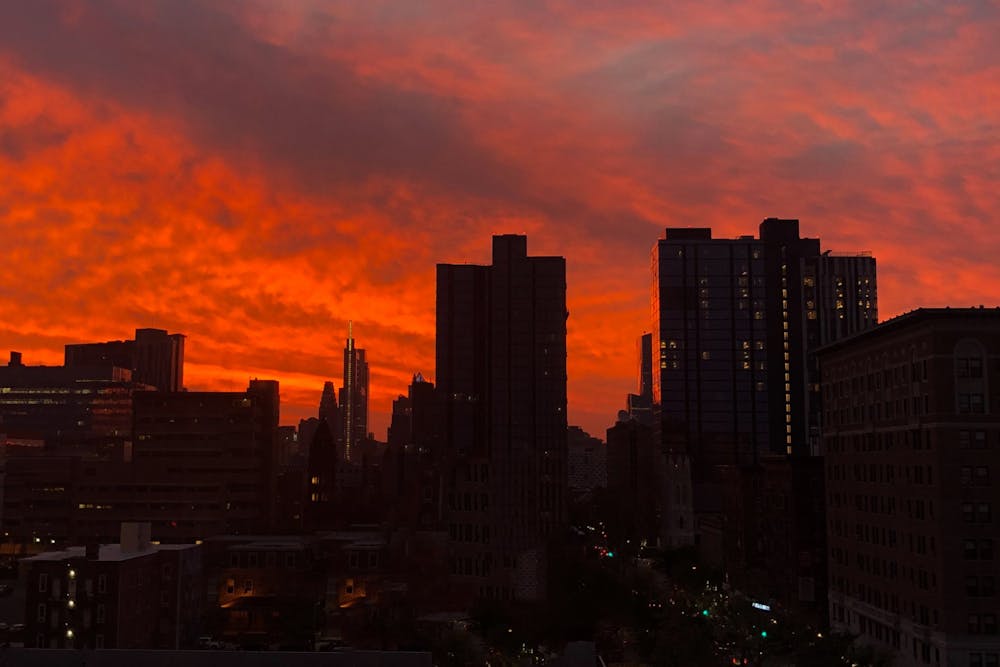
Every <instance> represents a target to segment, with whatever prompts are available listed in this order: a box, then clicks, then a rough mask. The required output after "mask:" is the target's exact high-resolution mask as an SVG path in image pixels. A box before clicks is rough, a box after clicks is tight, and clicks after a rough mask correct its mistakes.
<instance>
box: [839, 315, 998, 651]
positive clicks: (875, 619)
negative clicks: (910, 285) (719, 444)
mask: <svg viewBox="0 0 1000 667" xmlns="http://www.w3.org/2000/svg"><path fill="white" fill-rule="evenodd" d="M819 357H820V362H821V368H822V372H823V380H822V385H823V386H822V392H823V440H824V448H825V450H826V455H825V464H826V465H825V467H826V495H827V503H826V505H827V532H828V535H827V537H828V553H829V572H830V575H829V585H830V595H829V605H830V606H829V608H830V622H831V625H832V626H833V628H834V629H836V630H840V631H845V632H849V633H851V634H855V635H859V636H860V640H861V641H864V642H866V643H869V644H873V645H875V646H877V647H880V648H883V649H889V650H892V651H894V652H895V653H896V661H895V662H894V663H893V664H894V665H900V666H909V665H949V666H955V665H957V666H961V667H965V666H967V665H969V666H971V665H976V666H982V667H985V666H986V665H995V664H997V661H998V657H1000V634H998V626H997V617H998V614H1000V602H998V597H997V583H998V582H997V579H998V578H1000V566H998V561H1000V554H998V547H1000V529H998V525H1000V524H998V517H997V512H998V511H1000V484H998V479H997V478H998V476H1000V364H998V360H1000V310H995V309H989V310H987V309H962V308H956V309H947V308H945V309H919V310H915V311H913V312H910V313H908V314H905V315H902V316H900V317H897V318H894V319H892V320H889V321H888V322H885V323H883V324H881V325H879V326H878V327H876V328H874V329H871V330H868V331H866V332H863V333H860V334H857V335H855V336H853V337H850V338H847V339H842V340H840V341H839V342H836V343H833V344H831V345H829V346H827V347H825V348H823V349H822V350H821V351H820V353H819Z"/></svg>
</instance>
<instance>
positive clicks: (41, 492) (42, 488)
mask: <svg viewBox="0 0 1000 667" xmlns="http://www.w3.org/2000/svg"><path fill="white" fill-rule="evenodd" d="M132 403H133V404H132V409H133V411H134V418H133V419H132V420H130V421H132V422H133V423H134V426H133V427H132V436H131V438H129V439H128V440H124V441H122V442H121V443H120V446H118V447H107V448H94V447H68V446H66V447H49V448H44V449H43V448H38V447H24V446H15V447H6V448H5V452H4V471H5V479H4V488H3V491H4V493H3V499H2V502H3V513H2V519H3V532H4V533H5V535H4V540H6V541H8V542H10V543H12V544H15V545H16V544H21V545H31V544H36V543H39V542H44V543H46V544H58V545H72V544H80V543H86V542H89V541H93V540H100V541H103V542H111V541H113V540H114V539H116V537H117V535H118V530H119V526H120V524H122V523H126V522H133V521H144V522H149V523H150V524H151V526H152V531H153V537H154V539H156V540H159V541H163V542H175V543H177V542H181V543H183V542H193V541H195V540H198V539H202V538H205V537H207V536H209V535H215V534H219V533H246V532H251V531H254V530H259V529H260V528H261V527H262V526H266V525H267V524H268V523H269V521H271V518H272V504H273V502H274V500H275V498H276V496H277V485H276V472H277V471H276V470H275V467H274V463H275V460H276V449H277V447H278V442H277V436H276V433H277V420H278V415H277V409H278V387H277V383H272V382H266V381H256V380H255V381H252V382H251V385H250V387H249V388H248V390H247V391H246V392H177V393H171V392H154V391H138V392H135V394H134V399H133V401H132Z"/></svg>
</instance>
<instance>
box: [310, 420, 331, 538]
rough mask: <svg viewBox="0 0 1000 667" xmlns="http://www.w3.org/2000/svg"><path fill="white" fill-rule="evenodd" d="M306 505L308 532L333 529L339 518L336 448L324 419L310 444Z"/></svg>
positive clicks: (328, 425)
mask: <svg viewBox="0 0 1000 667" xmlns="http://www.w3.org/2000/svg"><path fill="white" fill-rule="evenodd" d="M306 477H307V482H306V488H305V494H306V498H305V501H304V503H303V507H304V517H303V518H304V523H305V528H306V530H321V529H330V528H333V527H334V526H335V523H336V518H337V509H338V508H337V500H338V498H337V447H336V443H335V442H334V438H333V430H332V429H331V428H330V424H329V423H328V422H327V421H326V420H325V419H321V420H320V422H319V427H318V428H317V429H316V432H315V435H314V436H313V439H312V442H311V443H310V444H309V466H308V470H307V475H306Z"/></svg>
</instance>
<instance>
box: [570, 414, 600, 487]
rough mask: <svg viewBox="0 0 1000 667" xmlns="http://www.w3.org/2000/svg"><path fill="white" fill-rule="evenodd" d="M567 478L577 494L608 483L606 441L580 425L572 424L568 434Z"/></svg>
mask: <svg viewBox="0 0 1000 667" xmlns="http://www.w3.org/2000/svg"><path fill="white" fill-rule="evenodd" d="M566 480H567V487H568V489H569V492H570V493H571V494H573V495H575V496H582V495H585V494H587V493H590V492H592V491H593V490H594V489H598V488H602V489H603V488H604V487H606V486H607V485H608V468H607V456H606V453H605V448H604V443H603V442H602V441H601V439H600V438H595V437H593V436H592V435H590V434H589V433H587V432H586V431H584V430H583V429H582V428H580V427H579V426H570V427H569V429H568V431H567V434H566Z"/></svg>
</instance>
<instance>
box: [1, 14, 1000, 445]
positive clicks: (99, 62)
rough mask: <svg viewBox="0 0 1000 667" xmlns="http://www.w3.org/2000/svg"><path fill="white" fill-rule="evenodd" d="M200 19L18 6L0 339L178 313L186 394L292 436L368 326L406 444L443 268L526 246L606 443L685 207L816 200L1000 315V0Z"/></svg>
mask: <svg viewBox="0 0 1000 667" xmlns="http://www.w3.org/2000/svg"><path fill="white" fill-rule="evenodd" d="M178 7H179V6H178V5H175V4H174V3H151V4H148V5H146V6H145V8H144V9H141V10H140V9H139V8H136V7H134V6H130V5H128V4H117V5H116V4H111V3H106V4H102V3H98V4H93V5H88V6H86V7H83V6H81V7H78V8H76V9H74V10H73V11H68V10H67V11H63V10H62V9H60V8H59V7H58V6H56V5H49V4H46V3H31V5H30V6H27V7H24V6H15V5H12V6H10V7H7V8H4V9H2V10H0V81H2V82H3V83H2V84H0V99H2V100H3V102H2V104H0V127H2V128H3V129H2V130H0V183H2V185H0V201H2V202H3V205H2V206H0V235H2V236H3V238H4V239H5V242H6V244H7V245H6V249H7V250H8V253H9V255H8V258H9V261H7V262H5V263H4V265H3V266H2V267H0V284H3V285H4V286H5V290H4V292H3V296H4V299H2V300H0V319H2V320H3V321H4V322H5V323H4V324H3V325H2V326H0V345H2V346H6V348H7V349H17V350H20V351H22V352H23V353H24V358H25V362H26V363H28V364H36V363H48V364H56V363H59V361H60V359H61V356H62V346H63V345H64V344H65V343H72V342H83V341H101V340H114V339H118V338H121V337H123V336H125V335H127V333H128V332H130V331H132V330H133V329H134V328H135V327H146V326H149V327H159V328H164V329H166V330H169V331H179V332H183V333H184V334H186V335H187V336H188V346H187V349H186V350H185V353H186V362H187V367H186V370H187V372H186V375H185V380H186V384H187V385H188V386H189V387H191V388H193V389H200V390H212V389H220V390H222V389H225V390H238V389H240V388H242V387H244V386H245V385H246V381H247V379H248V378H249V377H260V378H272V377H273V378H277V379H279V380H280V381H281V383H282V391H283V407H284V416H283V421H284V422H285V423H293V422H294V421H296V420H297V418H298V417H300V416H305V415H309V414H312V412H314V408H315V403H316V401H317V399H318V397H319V394H320V392H321V389H322V386H323V382H324V380H326V379H329V378H331V377H333V378H336V377H338V376H339V373H338V368H339V366H340V362H339V356H340V335H339V334H333V333H332V332H341V331H343V330H344V329H345V328H346V323H347V320H349V319H353V320H354V321H355V322H356V324H357V326H358V333H359V339H361V338H363V339H364V341H365V345H366V347H367V349H368V350H370V351H371V353H372V361H373V365H372V379H371V387H372V420H371V422H372V429H371V430H373V431H375V432H376V433H377V434H379V436H380V437H381V435H382V434H384V432H385V426H386V425H387V424H388V415H389V413H390V404H391V400H392V398H393V397H395V396H397V395H398V394H400V393H402V392H403V391H404V389H405V387H406V386H407V384H408V382H409V378H410V376H411V375H412V374H413V373H414V372H418V371H419V372H423V373H424V374H425V375H427V376H431V374H432V371H431V368H432V366H433V354H434V343H433V327H434V305H433V304H434V297H433V290H434V287H433V268H432V267H433V265H434V264H435V263H436V262H462V261H472V262H482V261H485V260H486V259H487V258H488V253H487V251H485V250H484V249H483V248H482V244H481V239H482V238H483V237H484V236H487V235H489V234H490V233H527V234H528V235H530V236H531V238H532V244H533V247H534V248H535V250H536V251H537V252H539V253H542V254H553V255H561V256H565V257H566V259H567V270H568V285H569V289H568V293H567V299H568V308H569V310H570V312H571V313H572V314H573V317H572V318H571V320H570V324H569V334H568V343H567V344H568V358H569V368H568V374H569V411H570V412H569V420H570V422H571V423H576V424H580V425H582V426H583V427H584V428H585V429H586V430H588V431H590V432H591V433H598V434H599V433H601V432H602V431H603V429H604V428H605V427H606V426H608V425H609V423H610V422H611V421H612V420H613V416H614V412H615V411H616V410H617V409H619V408H620V407H622V406H621V396H622V395H624V394H625V393H626V392H628V391H631V388H632V387H633V386H634V382H635V380H634V377H633V376H632V373H631V369H632V368H633V366H634V358H633V355H634V352H633V349H634V345H633V341H634V339H635V337H636V336H637V335H639V334H640V333H641V332H642V331H645V330H648V329H649V317H648V305H647V304H646V302H645V298H646V295H645V290H644V289H643V286H645V285H646V284H647V282H648V270H649V250H650V247H651V246H652V244H653V243H654V242H655V239H656V238H658V237H659V236H660V235H661V234H662V231H663V229H664V228H665V227H677V226H704V227H712V228H713V229H715V230H716V234H717V235H719V236H724V237H731V238H735V237H738V236H739V235H742V234H746V233H750V232H752V231H753V228H754V226H755V225H756V224H757V223H758V222H759V221H760V220H762V219H764V218H766V217H769V216H778V217H794V218H799V219H800V220H801V221H802V228H803V234H804V235H806V236H810V237H818V238H822V239H824V241H825V243H826V245H827V247H830V248H833V249H834V250H842V249H862V250H870V251H872V252H873V254H874V255H875V256H877V257H879V259H880V261H881V266H882V267H884V268H883V269H882V270H880V283H881V284H880V287H881V289H880V292H881V294H880V310H881V312H880V316H881V318H882V319H887V318H889V317H891V316H893V315H896V314H900V313H902V312H905V311H909V310H911V309H913V308H915V307H917V306H920V305H924V306H933V305H946V304H948V305H952V306H974V305H979V304H980V303H984V304H987V305H993V304H994V303H995V295H994V294H993V291H994V289H995V285H996V284H998V281H1000V269H998V268H997V267H996V265H995V262H993V257H995V255H996V253H997V250H998V248H997V240H996V239H997V235H995V234H990V231H991V226H990V225H991V219H990V213H991V212H992V211H995V210H997V205H998V200H997V197H998V194H997V193H996V191H995V189H994V188H992V186H991V185H990V184H991V182H992V181H994V180H995V179H996V177H997V152H996V146H995V142H994V141H993V140H992V137H993V135H994V133H995V123H996V113H997V111H996V110H997V108H998V105H997V104H996V100H995V93H993V92H991V91H993V90H995V86H992V85H991V83H992V76H993V73H992V70H991V67H992V66H993V63H995V62H996V48H997V47H996V46H995V43H994V42H993V41H992V40H991V39H990V35H991V34H992V33H993V32H995V31H996V28H997V23H998V16H997V12H996V9H995V7H992V6H990V5H988V4H985V3H971V2H970V3H962V4H961V5H956V6H953V7H951V8H949V10H948V11H947V12H945V11H939V10H938V8H936V7H934V6H930V5H928V6H923V7H906V6H898V7H894V8H874V7H871V8H869V7H863V6H854V7H849V6H844V7H832V6H827V7H822V6H809V7H784V6H780V5H767V4H765V3H758V4H751V5H744V6H741V7H739V8H732V7H730V6H728V5H713V4H708V5H705V4H703V3H699V4H698V5H696V6H687V7H685V6H676V7H673V8H671V11H670V12H666V11H664V12H662V13H661V12H658V11H657V10H656V9H655V8H651V7H646V6H642V5H634V6H619V7H616V8H614V9H607V8H600V7H596V6H595V7H587V6H581V7H576V8H574V9H573V10H570V9H568V8H566V7H564V6H554V5H553V6H538V7H531V8H529V7H522V6H508V7H494V8H490V9H489V10H488V11H487V10H484V9H482V8H477V9H476V10H469V9H465V8H463V9H455V8H449V9H447V10H446V9H445V8H444V7H443V6H441V5H439V4H434V3H432V4H427V5H424V6H422V7H421V8H419V9H418V8H409V9H407V10H405V11H404V10H402V9H399V8H394V7H393V5H391V4H387V5H385V4H383V5H380V4H378V3H370V4H366V6H365V7H361V8H357V7H354V8H352V7H347V6H342V5H337V4H325V5H324V4H321V3H305V4H302V5H297V6H295V7H293V8H289V7H281V8H279V7H268V6H266V5H256V6H255V5H232V6H224V5H222V6H219V5H215V6H213V5H208V4H198V3H189V4H184V5H182V6H180V7H182V8H178ZM277 121H281V122H277ZM973 241H974V242H973ZM430 379H434V378H433V377H431V378H430Z"/></svg>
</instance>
